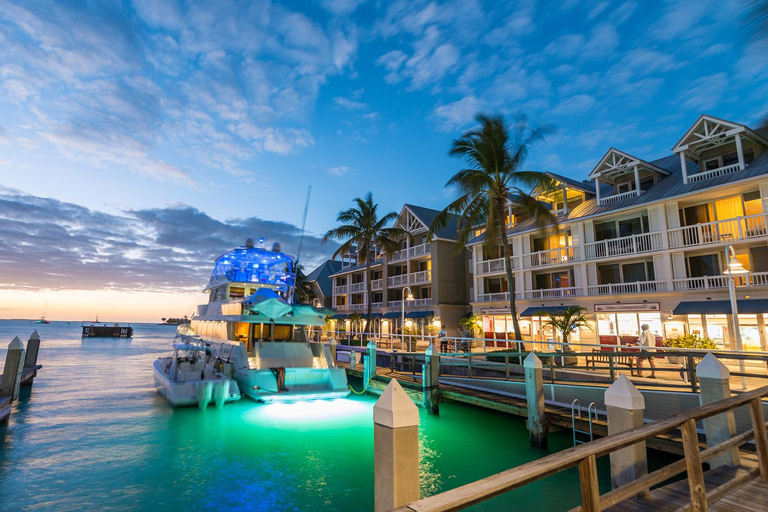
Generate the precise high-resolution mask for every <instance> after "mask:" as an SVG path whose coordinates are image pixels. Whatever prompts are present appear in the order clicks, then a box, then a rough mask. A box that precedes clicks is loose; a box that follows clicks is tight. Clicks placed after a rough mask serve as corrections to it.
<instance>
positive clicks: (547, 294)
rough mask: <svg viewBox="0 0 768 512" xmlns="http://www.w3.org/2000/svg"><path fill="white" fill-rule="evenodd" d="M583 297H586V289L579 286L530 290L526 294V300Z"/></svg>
mask: <svg viewBox="0 0 768 512" xmlns="http://www.w3.org/2000/svg"><path fill="white" fill-rule="evenodd" d="M582 295H584V288H582V287H577V286H570V287H567V288H546V289H543V290H528V291H526V292H525V298H526V299H556V298H559V297H578V296H582Z"/></svg>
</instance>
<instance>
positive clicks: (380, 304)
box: [371, 302, 384, 309]
mask: <svg viewBox="0 0 768 512" xmlns="http://www.w3.org/2000/svg"><path fill="white" fill-rule="evenodd" d="M383 305H384V303H382V302H371V306H372V307H373V309H376V308H380V307H382V306H383Z"/></svg>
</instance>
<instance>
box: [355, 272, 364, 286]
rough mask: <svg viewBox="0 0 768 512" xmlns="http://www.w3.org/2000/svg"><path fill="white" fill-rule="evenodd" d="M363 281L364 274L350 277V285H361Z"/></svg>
mask: <svg viewBox="0 0 768 512" xmlns="http://www.w3.org/2000/svg"><path fill="white" fill-rule="evenodd" d="M364 281H365V274H353V275H352V284H356V283H362V282H364Z"/></svg>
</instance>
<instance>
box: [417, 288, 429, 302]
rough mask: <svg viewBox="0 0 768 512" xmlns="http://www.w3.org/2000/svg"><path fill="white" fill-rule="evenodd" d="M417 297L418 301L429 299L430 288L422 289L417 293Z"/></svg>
mask: <svg viewBox="0 0 768 512" xmlns="http://www.w3.org/2000/svg"><path fill="white" fill-rule="evenodd" d="M418 296H419V298H420V299H431V298H432V288H422V289H421V290H419V291H418Z"/></svg>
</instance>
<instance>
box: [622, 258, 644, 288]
mask: <svg viewBox="0 0 768 512" xmlns="http://www.w3.org/2000/svg"><path fill="white" fill-rule="evenodd" d="M621 274H622V276H623V277H624V282H625V283H635V282H637V281H647V280H648V279H647V277H648V276H647V275H646V269H645V263H644V262H642V263H625V264H624V265H622V266H621Z"/></svg>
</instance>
